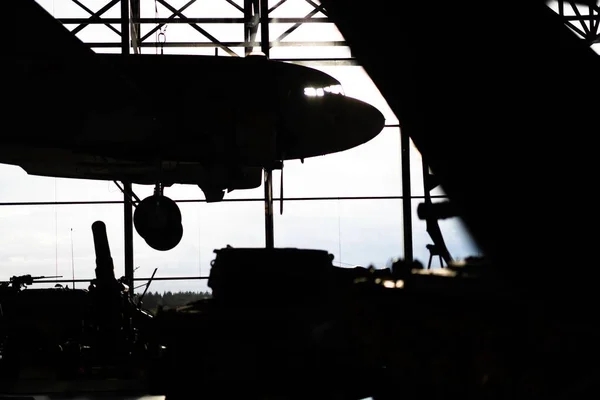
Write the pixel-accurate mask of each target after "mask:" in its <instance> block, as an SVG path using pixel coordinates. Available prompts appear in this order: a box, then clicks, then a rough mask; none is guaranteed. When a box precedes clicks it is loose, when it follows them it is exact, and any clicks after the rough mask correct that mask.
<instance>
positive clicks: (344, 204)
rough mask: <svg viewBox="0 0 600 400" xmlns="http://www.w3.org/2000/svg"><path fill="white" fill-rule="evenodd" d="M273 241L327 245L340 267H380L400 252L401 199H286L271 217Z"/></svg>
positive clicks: (323, 247) (303, 245) (301, 245)
mask: <svg viewBox="0 0 600 400" xmlns="http://www.w3.org/2000/svg"><path fill="white" fill-rule="evenodd" d="M275 246H276V247H297V248H309V249H311V248H312V249H320V250H326V251H328V252H329V253H331V254H333V255H334V257H335V258H334V265H338V266H342V267H347V266H355V265H362V266H368V265H371V264H373V265H375V266H376V267H385V265H386V263H387V261H388V260H390V259H391V258H395V257H398V256H399V255H401V253H402V251H403V250H402V249H403V247H402V215H401V201H400V200H329V201H325V200H319V201H294V202H292V201H290V202H288V203H286V204H284V212H283V215H276V216H275Z"/></svg>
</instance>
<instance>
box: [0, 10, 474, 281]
mask: <svg viewBox="0 0 600 400" xmlns="http://www.w3.org/2000/svg"><path fill="white" fill-rule="evenodd" d="M38 3H39V4H41V5H42V6H43V7H44V8H45V9H46V10H47V11H48V12H49V13H50V14H52V15H53V16H54V17H55V18H57V19H59V20H61V21H62V22H63V23H64V25H65V27H67V28H68V29H69V30H74V29H76V36H77V37H78V38H79V39H81V40H82V41H84V42H85V43H88V44H90V46H91V47H92V48H93V49H94V50H95V51H96V52H106V53H108V52H112V53H114V52H120V51H121V37H120V29H121V27H120V24H117V23H114V22H115V19H118V18H120V16H121V14H120V8H119V6H118V4H117V5H114V6H113V7H110V8H109V9H108V10H107V11H106V12H102V13H101V14H100V15H97V16H96V17H99V19H98V18H95V19H90V20H87V22H86V23H85V24H82V21H81V19H86V18H90V17H91V14H92V13H98V10H101V9H102V7H101V5H99V4H97V2H85V1H84V2H82V3H81V4H83V5H87V3H90V5H89V10H86V9H85V8H83V7H82V6H81V4H77V3H79V2H77V3H76V2H73V1H71V0H61V1H58V0H56V1H43V0H38ZM92 3H93V6H92V5H91V4H92ZM141 3H142V8H141V10H140V17H141V18H146V19H148V18H163V19H165V18H170V22H169V23H167V24H156V23H148V20H146V22H144V23H142V24H140V25H139V27H135V26H134V27H132V30H131V33H132V35H134V36H132V38H133V40H132V43H136V40H137V43H139V44H140V49H141V50H140V51H141V52H143V53H151V54H157V57H158V56H160V54H161V53H164V54H190V55H192V54H217V55H219V56H232V54H231V52H233V53H234V54H233V55H234V56H235V55H238V56H243V55H244V51H245V49H246V47H245V46H244V41H245V36H244V35H245V30H244V24H243V17H244V14H243V9H242V8H240V7H243V2H241V1H238V2H236V3H235V4H237V3H239V7H235V4H233V5H232V3H231V2H226V1H224V0H210V1H204V2H195V3H193V4H192V5H191V6H189V7H188V8H186V9H185V11H182V12H181V13H180V14H177V17H176V18H174V17H173V15H174V13H173V10H171V9H169V8H167V7H165V6H163V5H162V4H160V3H157V7H156V8H155V7H154V2H141ZM185 3H187V2H184V1H183V0H171V1H169V2H168V4H170V5H171V6H172V8H173V9H175V10H179V9H181V8H182V7H183V6H184V5H185ZM270 3H272V4H269V6H270V7H271V8H273V10H272V12H271V14H270V16H271V17H272V18H281V19H285V18H288V20H279V21H278V20H273V21H272V22H271V23H270V26H269V39H270V41H271V43H272V47H271V49H270V57H271V58H272V59H278V60H284V61H282V62H291V61H294V62H299V63H303V64H309V65H310V66H312V67H313V68H316V69H320V70H322V71H324V72H326V73H328V74H330V75H331V76H333V77H335V78H336V79H338V80H339V81H340V82H341V83H342V86H343V88H344V91H345V94H346V95H347V96H351V97H355V98H357V99H359V100H362V101H365V102H368V103H370V104H371V105H373V106H375V107H377V108H378V109H379V110H380V111H381V112H382V113H383V114H384V116H385V120H386V127H385V128H384V129H383V131H382V132H381V133H380V134H379V135H378V136H377V137H376V138H374V139H373V140H371V141H369V142H367V143H365V144H364V145H361V146H359V147H356V148H353V149H350V150H347V151H345V152H341V153H337V154H330V155H326V156H322V157H316V158H309V159H306V160H305V161H304V163H301V162H300V161H298V160H293V161H289V162H286V163H285V164H284V168H283V175H284V176H283V186H284V188H283V196H284V204H283V214H282V215H280V213H279V206H280V202H279V199H278V198H279V196H280V193H281V191H280V172H279V171H275V172H274V174H273V185H274V190H273V192H274V197H275V198H276V200H275V202H274V210H275V215H274V235H275V246H276V247H298V248H316V249H323V250H327V251H328V252H330V253H331V254H332V255H334V257H335V258H334V263H335V264H336V265H340V266H344V267H351V266H355V265H363V266H367V265H374V266H376V267H380V268H382V267H385V266H386V264H387V263H388V262H389V260H390V259H392V258H398V257H404V241H405V240H406V239H407V238H405V237H403V224H405V223H407V221H408V219H407V218H404V217H403V215H402V201H403V199H402V197H403V196H404V192H403V186H402V184H403V182H402V163H401V148H400V137H401V136H400V135H401V134H402V133H401V130H400V128H399V122H398V120H397V118H396V116H395V115H394V113H393V112H392V111H391V109H390V108H389V106H388V105H387V103H386V101H385V99H384V98H383V97H382V96H381V94H380V92H379V90H377V88H376V87H375V85H374V84H373V82H372V81H371V80H370V78H369V76H368V75H367V74H366V72H365V71H364V70H363V69H362V67H360V66H359V65H358V63H357V61H356V60H354V59H353V58H352V57H351V52H350V49H349V47H348V46H347V45H345V43H344V38H343V37H342V36H341V35H340V33H339V32H338V31H337V29H336V28H335V25H334V24H333V23H331V21H326V18H327V17H326V15H324V14H323V13H322V12H315V10H316V9H315V6H314V3H313V2H306V1H299V0H289V1H287V2H284V3H283V4H282V5H281V6H279V7H277V6H276V4H278V2H274V1H273V2H270ZM185 17H187V18H196V19H205V20H204V22H198V23H181V22H182V20H185ZM73 18H77V20H74V19H73ZM104 18H112V20H110V23H106V24H104V23H102V19H104ZM210 18H220V19H221V22H219V23H216V22H215V21H210ZM289 18H296V19H297V21H296V22H290V20H289ZM301 18H314V19H321V20H322V22H316V23H302V22H301V21H300V19H301ZM174 19H178V21H174ZM281 21H286V22H281ZM176 22H177V23H176ZM135 29H139V35H138V36H137V39H136V37H135ZM254 40H255V43H254V46H253V50H258V49H260V46H259V45H258V43H260V41H261V30H260V29H258V30H257V34H256V36H255V38H254ZM134 50H135V49H134V48H133V47H131V48H130V52H132V53H133V52H134ZM159 78H160V80H161V82H162V83H161V84H172V83H169V82H171V80H172V79H173V77H164V76H162V77H157V79H159ZM90 79H93V77H90ZM149 84H156V82H149ZM84 86H85V85H82V88H83V87H84ZM198 121H199V123H201V121H202V116H201V110H199V116H198ZM410 158H411V164H410V169H411V184H412V188H411V193H412V199H411V204H412V215H411V220H412V232H413V234H412V238H411V239H412V243H413V250H414V258H415V259H417V260H419V261H421V262H422V263H423V264H425V265H427V263H428V260H429V256H430V254H429V253H428V250H427V249H426V245H427V244H429V243H430V242H431V241H430V238H429V236H428V234H427V232H426V229H425V224H424V222H423V221H420V220H419V218H418V216H417V213H416V208H417V205H418V204H419V203H420V202H422V201H423V196H424V191H423V184H422V165H421V159H420V156H419V153H418V151H417V150H416V149H415V148H414V147H412V149H411V153H410ZM133 191H134V192H135V194H136V195H137V196H138V197H140V198H144V197H146V196H149V195H150V194H152V191H153V188H152V187H151V186H141V185H133ZM165 194H166V195H167V196H168V197H170V198H171V199H174V200H181V202H180V203H179V206H180V209H181V213H182V216H183V227H184V235H183V239H182V241H181V243H180V244H179V245H178V246H177V247H176V248H174V249H173V250H170V251H167V252H159V251H156V250H153V249H151V248H150V247H149V246H148V245H147V244H146V243H145V242H144V240H143V239H142V238H141V237H139V235H137V233H136V232H135V231H134V243H133V251H134V268H135V277H136V278H140V280H136V282H135V284H136V286H137V285H143V284H144V283H145V281H144V280H143V279H141V278H147V277H150V276H151V275H152V273H153V271H154V270H155V269H157V273H156V277H157V278H158V279H157V280H156V281H154V282H153V283H152V284H151V286H150V289H149V290H150V291H158V292H160V293H163V292H168V291H171V292H178V291H194V292H200V291H201V292H204V291H208V290H209V288H208V287H207V283H206V280H205V279H201V278H203V277H206V276H207V275H208V274H209V271H210V262H211V260H213V259H214V253H213V250H215V249H219V248H223V247H225V246H227V245H231V246H234V247H262V246H264V245H265V219H264V209H265V207H264V202H263V196H264V191H263V188H262V187H260V188H257V189H252V190H238V191H233V192H231V193H227V194H226V195H225V200H224V201H223V202H220V203H210V204H209V203H205V202H204V196H203V193H202V191H201V190H200V189H199V188H198V187H196V186H184V185H175V186H173V187H169V188H166V189H165ZM432 194H433V195H435V196H436V199H443V197H444V193H443V191H442V190H441V189H439V188H438V189H436V190H435V191H434V192H432ZM122 200H123V194H122V193H121V191H120V190H119V188H118V187H117V185H116V184H115V183H113V182H110V181H88V180H75V179H58V178H50V177H38V176H30V175H27V174H26V173H25V172H24V171H23V170H22V169H20V168H19V167H15V166H8V165H0V203H2V206H0V241H1V243H2V246H0V263H1V264H0V265H1V266H2V269H0V280H7V279H9V278H10V277H11V276H14V275H22V274H31V275H36V276H37V275H43V276H46V275H55V274H57V275H60V276H62V279H63V280H69V279H75V280H76V281H77V282H76V286H77V287H82V285H85V284H84V283H80V282H78V280H79V279H89V278H92V277H93V274H94V268H95V257H94V247H93V239H92V233H91V224H92V223H93V222H94V221H96V220H102V221H104V222H105V223H106V225H107V232H108V236H109V242H110V246H111V251H112V256H113V259H114V264H115V274H116V275H117V276H122V275H123V274H124V233H123V232H124V213H123V204H122ZM79 203H82V204H79ZM440 227H441V230H442V232H443V234H444V236H445V239H446V244H447V246H448V248H449V250H450V253H451V254H452V255H453V256H454V257H455V258H457V259H460V258H464V257H468V256H470V255H477V254H478V250H477V247H476V245H475V244H474V243H473V241H472V240H471V238H470V237H469V235H468V232H467V231H466V229H465V227H464V226H463V225H462V224H461V222H460V220H456V219H452V220H445V221H441V222H440ZM432 267H433V268H437V267H439V262H438V260H437V259H434V260H433V262H432ZM176 278H191V279H181V280H178V279H176ZM52 284H53V283H52V282H51V283H49V284H48V285H52ZM62 284H67V285H68V284H69V283H68V282H62ZM142 290H144V287H143V286H142V287H139V288H138V289H137V291H138V292H139V291H142Z"/></svg>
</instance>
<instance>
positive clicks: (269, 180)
mask: <svg viewBox="0 0 600 400" xmlns="http://www.w3.org/2000/svg"><path fill="white" fill-rule="evenodd" d="M265 246H266V247H267V248H268V249H272V248H273V247H275V234H274V229H273V170H271V169H265Z"/></svg>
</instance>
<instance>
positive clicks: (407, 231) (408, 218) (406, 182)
mask: <svg viewBox="0 0 600 400" xmlns="http://www.w3.org/2000/svg"><path fill="white" fill-rule="evenodd" d="M400 153H401V165H402V216H403V228H404V260H406V261H413V238H412V193H411V190H410V137H409V136H408V135H407V134H403V133H402V132H400Z"/></svg>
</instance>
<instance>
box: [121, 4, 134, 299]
mask: <svg viewBox="0 0 600 400" xmlns="http://www.w3.org/2000/svg"><path fill="white" fill-rule="evenodd" d="M129 29H130V27H129V0H121V54H122V55H128V54H129V47H130V46H129ZM131 198H132V196H131V182H123V200H124V204H123V208H124V210H123V214H124V218H123V227H124V236H125V243H124V246H125V263H124V264H125V281H126V284H127V285H128V286H129V295H130V296H133V205H132V203H131Z"/></svg>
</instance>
